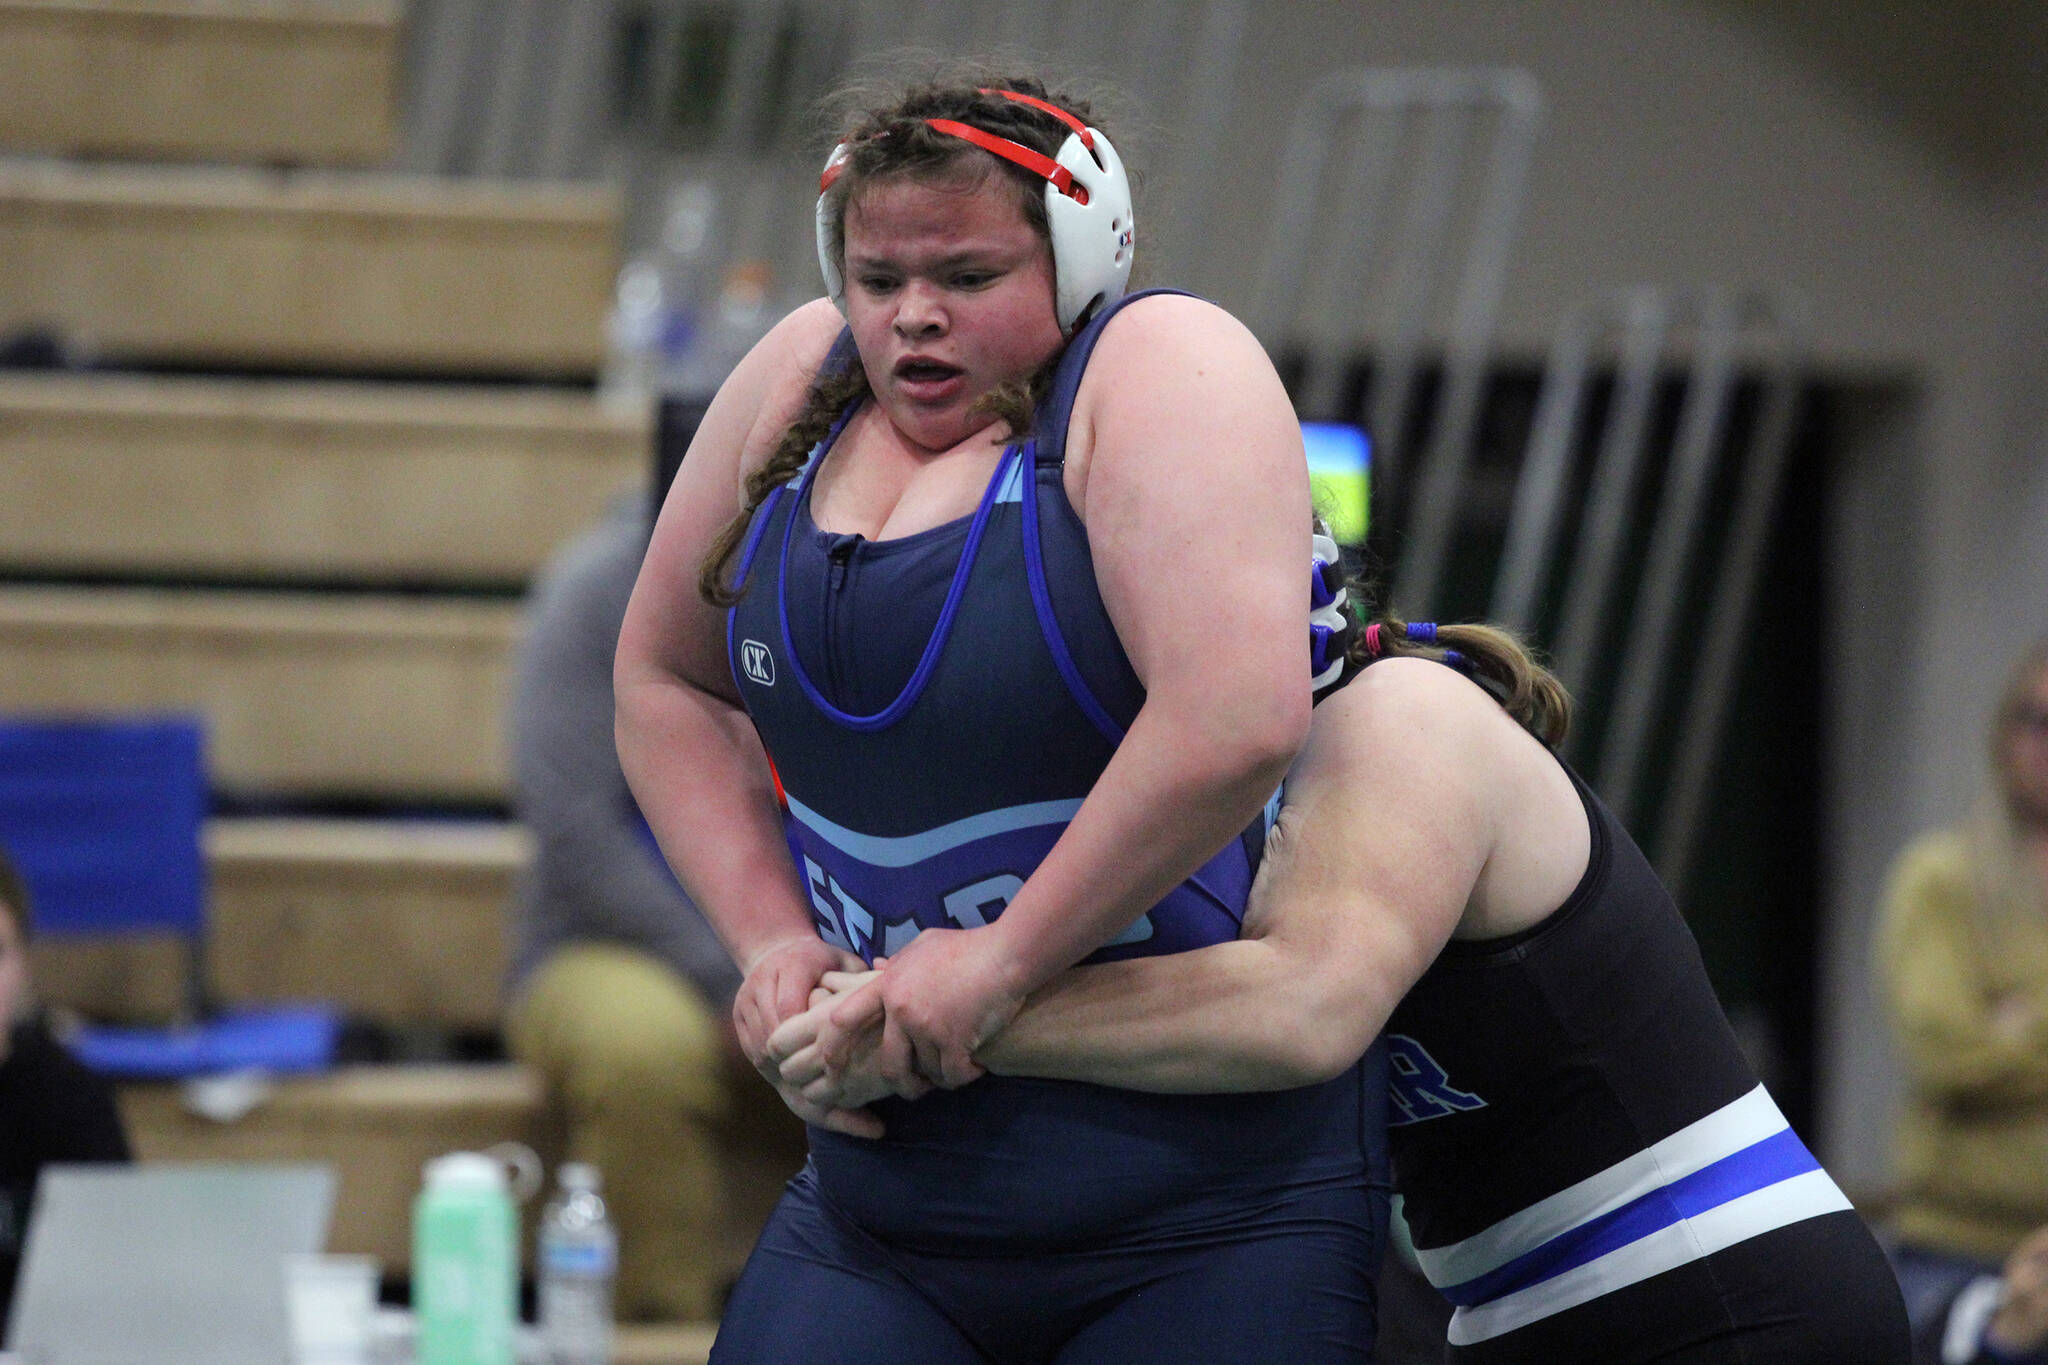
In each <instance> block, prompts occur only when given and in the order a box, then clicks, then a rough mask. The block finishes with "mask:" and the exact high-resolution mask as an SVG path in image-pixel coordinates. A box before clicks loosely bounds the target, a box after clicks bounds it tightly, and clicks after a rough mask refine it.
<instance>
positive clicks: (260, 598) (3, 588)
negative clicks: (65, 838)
mask: <svg viewBox="0 0 2048 1365" xmlns="http://www.w3.org/2000/svg"><path fill="white" fill-rule="evenodd" d="M518 630H519V606H518V604H517V603H515V602H509V601H491V600H469V599H464V598H446V599H444V598H435V597H376V596H364V595H357V594H346V595H337V594H323V593H292V592H279V593H267V592H233V591H214V590H197V589H180V588H153V587H74V586H41V585H20V584H13V585H9V584H0V710H6V711H16V712H53V711H78V710H103V711H198V712H200V713H201V714H203V715H204V716H205V717H206V719H207V723H208V745H209V761H210V763H211V765H212V768H213V771H214V774H215V778H216V781H217V782H219V783H220V784H221V785H223V786H224V787H226V788H228V789H230V790H236V791H242V792H268V793H280V794H288V795H299V796H327V797H336V796H349V797H382V798H387V799H397V800H408V801H418V800H422V799H440V800H447V801H455V802H462V801H498V800H502V799H504V797H505V795H506V790H505V781H506V779H505V762H504V755H503V752H502V750H503V742H502V740H501V734H502V730H503V724H504V715H505V706H506V701H507V688H508V686H509V681H508V673H509V668H510V658H511V652H512V649H513V646H514V642H515V640H516V638H517V635H518Z"/></svg>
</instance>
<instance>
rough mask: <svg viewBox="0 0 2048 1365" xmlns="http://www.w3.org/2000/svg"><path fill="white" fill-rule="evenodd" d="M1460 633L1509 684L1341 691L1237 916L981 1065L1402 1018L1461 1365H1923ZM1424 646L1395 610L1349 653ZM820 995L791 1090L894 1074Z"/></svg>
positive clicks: (1298, 770) (1540, 678)
mask: <svg viewBox="0 0 2048 1365" xmlns="http://www.w3.org/2000/svg"><path fill="white" fill-rule="evenodd" d="M1332 557H1333V558H1334V547H1332ZM1332 595H1333V596H1334V590H1332ZM1441 633H1442V635H1443V636H1444V637H1446V639H1447V640H1448V641H1449V642H1450V643H1452V644H1453V645H1454V646H1455V649H1456V650H1457V651H1458V653H1459V654H1460V655H1461V656H1462V658H1461V659H1459V660H1458V662H1460V664H1461V665H1462V667H1464V668H1465V669H1469V670H1471V671H1472V672H1473V673H1475V674H1476V675H1477V676H1479V677H1481V678H1484V679H1486V680H1487V682H1488V683H1489V690H1491V691H1492V692H1493V694H1494V695H1493V696H1492V697H1489V696H1488V695H1487V694H1486V692H1483V691H1482V690H1481V689H1480V688H1479V687H1476V686H1474V685H1473V683H1472V682H1471V681H1470V680H1468V678H1466V677H1464V676H1460V673H1459V672H1456V671H1453V669H1451V668H1445V667H1442V666H1441V665H1440V664H1439V663H1436V662H1430V661H1429V660H1427V659H1421V658H1410V659H1389V660H1387V661H1386V662H1384V663H1381V664H1378V665H1377V666H1374V667H1371V668H1367V669H1363V670H1362V671H1360V672H1359V673H1358V676H1357V679H1356V681H1355V682H1352V683H1351V685H1349V686H1348V687H1346V688H1345V689H1344V690H1343V691H1341V692H1339V693H1337V694H1336V695H1335V696H1334V697H1330V698H1329V699H1327V700H1324V701H1322V702H1321V703H1320V704H1319V705H1318V706H1317V709H1316V713H1315V723H1314V726H1313V728H1312V730H1311V733H1310V737H1309V741H1308V744H1307V745H1306V746H1305V747H1304V748H1303V750H1302V753H1301V756H1300V759H1299V760H1298V762H1297V765H1296V767H1295V770H1294V771H1293V773H1291V774H1290V775H1289V778H1288V782H1287V791H1286V800H1285V804H1284V805H1283V807H1282V809H1281V812H1280V816H1279V821H1278V823H1277V824H1276V825H1275V826H1274V828H1273V830H1272V832H1271V834H1270V835H1269V838H1268V841H1267V845H1266V851H1265V860H1264V862H1263V863H1262V865H1261V866H1260V869H1259V873H1258V882H1257V885H1256V887H1255V890H1254V893H1253V897H1252V903H1251V906H1250V909H1249V911H1248V913H1247V917H1246V921H1245V936H1244V938H1243V939H1242V940H1240V941H1237V942H1232V943H1228V944H1224V945H1220V946H1217V947H1211V948H1205V949H1202V950H1200V951H1197V952H1191V953H1182V954H1179V955H1177V956H1174V957H1171V958H1154V959H1147V960H1145V961H1142V962H1123V963H1116V964H1111V965H1108V966H1100V967H1084V968H1080V969H1077V970H1075V971H1073V972H1069V973H1066V974H1065V975H1063V976H1062V977H1060V978H1057V979H1055V981H1053V982H1052V983H1050V984H1049V985H1048V986H1047V987H1046V988H1044V989H1043V990H1042V991H1041V992H1040V993H1039V994H1038V995H1037V996H1035V997H1034V998H1033V1000H1032V1001H1031V1002H1030V1003H1029V1004H1028V1005H1027V1006H1026V1008H1025V1010H1024V1011H1023V1012H1022V1013H1021V1014H1020V1015H1019V1016H1018V1017H1017V1019H1016V1020H1015V1021H1014V1022H1013V1023H1012V1024H1011V1025H1010V1026H1009V1028H1008V1029H1006V1030H1005V1031H1004V1032H1003V1033H1001V1034H999V1035H997V1037H996V1038H995V1039H994V1040H993V1041H992V1042H991V1043H990V1044H988V1045H987V1046H986V1047H985V1048H984V1049H983V1051H982V1052H981V1054H980V1056H981V1058H982V1060H983V1061H984V1062H985V1063H986V1064H987V1065H988V1066H989V1067H990V1068H991V1069H992V1070H994V1071H996V1072H999V1073H1008V1072H1015V1073H1018V1074H1027V1075H1043V1076H1063V1077H1069V1078H1075V1079H1084V1080H1092V1081H1098V1082H1101V1083H1103V1084H1109V1085H1129V1086H1137V1087H1144V1088H1147V1089H1155V1090H1161V1091H1169V1092H1170V1091H1176V1090H1184V1089H1190V1088H1194V1089H1213V1088H1215V1087H1217V1086H1219V1085H1221V1086H1227V1087H1230V1088H1233V1089H1246V1090H1255V1089H1257V1088H1259V1087H1262V1086H1298V1085H1301V1084H1304V1083H1308V1082H1312V1081H1314V1080H1316V1079H1318V1078H1320V1077H1324V1076H1328V1075H1331V1074H1335V1073H1337V1072H1340V1071H1341V1070H1342V1069H1343V1068H1345V1067H1347V1066H1349V1065H1350V1064H1351V1062H1352V1059H1353V1058H1355V1057H1356V1056H1357V1055H1358V1053H1359V1052H1360V1050H1361V1049H1363V1048H1364V1047H1365V1046H1366V1044H1367V1043H1368V1041H1369V1040H1371V1039H1372V1038H1373V1037H1374V1035H1375V1034H1378V1033H1379V1032H1380V1031H1381V1028H1382V1026H1383V1025H1384V1026H1385V1030H1386V1039H1387V1043H1388V1045H1389V1060H1390V1063H1391V1070H1392V1080H1391V1086H1392V1091H1391V1098H1392V1111H1393V1112H1392V1115H1391V1123H1392V1125H1393V1127H1392V1143H1393V1157H1394V1171H1395V1178H1396V1188H1397V1189H1399V1190H1400V1191H1401V1193H1402V1194H1403V1196H1404V1197H1405V1199H1406V1209H1407V1214H1408V1219H1409V1223H1410V1226H1411V1228H1412V1230H1413V1232H1414V1236H1415V1242H1416V1245H1417V1248H1418V1252H1419V1255H1420V1259H1421V1262H1422V1268H1423V1270H1424V1272H1425V1273H1426V1274H1427V1275H1428V1277H1429V1279H1430V1280H1431V1282H1432V1283H1433V1284H1435V1285H1436V1286H1437V1288H1438V1289H1439V1290H1440V1291H1441V1292H1442V1293H1443V1294H1444V1295H1445V1297H1447V1298H1448V1299H1450V1300H1451V1302H1452V1303H1453V1304H1455V1305H1457V1307H1456V1311H1455V1312H1454V1314H1453V1315H1452V1318H1451V1322H1450V1328H1449V1338H1450V1340H1449V1358H1450V1359H1452V1360H1454V1361H1457V1362H1460V1365H1504V1363H1505V1362H1528V1363H1535V1365H1549V1363H1550V1362H1568V1363H1569V1365H1592V1363H1593V1362H1598V1365H1634V1363H1636V1362H1643V1363H1645V1365H1647V1362H1652V1361H1655V1362H1668V1363H1669V1365H1794V1363H1795V1362H1796V1363H1798V1365H1815V1363H1817V1362H1831V1363H1834V1365H1904V1362H1905V1361H1906V1359H1907V1356H1908V1344H1907V1335H1906V1325H1905V1314H1904V1309H1903V1305H1902V1304H1901V1302H1900V1298H1899V1292H1898V1288H1897V1286H1896V1284H1895V1283H1894V1281H1893V1279H1892V1275H1891V1272H1890V1269H1889V1267H1888V1266H1887V1265H1886V1263H1885V1260H1884V1256H1883V1254H1882V1252H1881V1251H1880V1250H1879V1249H1878V1246H1877V1244H1876V1242H1875V1240H1874V1239H1873V1238H1872V1237H1871V1235H1870V1233H1869V1231H1868V1230H1867V1229H1866V1228H1865V1227H1864V1226H1863V1224H1862V1222H1861V1221H1860V1220H1859V1219H1858V1217H1857V1215H1856V1213H1855V1212H1854V1210H1853V1209H1851V1208H1850V1205H1849V1202H1848V1201H1847V1200H1846V1199H1845V1198H1843V1196H1842V1192H1841V1191H1840V1189H1838V1188H1837V1187H1836V1186H1835V1184H1834V1182H1833V1181H1832V1180H1831V1179H1829V1177H1828V1175H1827V1172H1826V1171H1824V1170H1823V1169H1821V1167H1820V1165H1819V1164H1818V1163H1817V1162H1816V1161H1815V1160H1814V1159H1813V1156H1812V1155H1811V1154H1810V1153H1809V1152H1808V1151H1807V1150H1806V1148H1805V1147H1804V1145H1802V1144H1801V1143H1800V1141H1799V1138H1798V1137H1797V1135H1796V1134H1794V1133H1793V1132H1792V1130H1791V1129H1790V1128H1789V1127H1788V1126H1787V1124H1786V1122H1785V1119H1784V1116H1783V1115H1782V1114H1780V1113H1779V1112H1778V1109H1777V1106H1776V1105H1775V1104H1773V1103H1772V1101H1771V1097H1770V1095H1769V1093H1768V1092H1767V1091H1765V1090H1764V1088H1763V1087H1762V1086H1761V1085H1759V1084H1758V1083H1757V1078H1756V1075H1755V1073H1754V1072H1753V1071H1752V1070H1751V1069H1750V1067H1749V1065H1748V1063H1747V1062H1746V1061H1745V1060H1744V1059H1743V1055H1742V1052H1741V1050H1740V1049H1739V1048H1738V1047H1737V1045H1736V1041H1735V1037H1734V1034H1733V1032H1732V1031H1731V1030H1730V1028H1729V1027H1728V1023H1727V1020H1726V1019H1725V1017H1724V1016H1723V1015H1722V1013H1721V1010H1720V1007H1719V1005H1718V1003H1717V1002H1716V1001H1715V999H1714V995H1713V992H1712V990H1711V988H1710V986H1709V984H1708V981H1707V977H1706V973H1705V970H1704V969H1703V967H1702V965H1701V963H1700V958H1699V953H1698V949H1697V948H1696V947H1695V945H1694V943H1693V940H1692V937H1691V935H1690V933H1689V932H1688V931H1687V929H1686V926H1685V922H1684V920H1683V919H1682V918H1681V917H1680V916H1679V914H1678V911H1677V908H1676V906H1675V905H1673V903H1672V901H1671V898H1670V896H1669V895H1668V894H1667V893H1666V892H1665V890H1664V888H1663V887H1662V886H1661V885H1660V884H1659V883H1658V881H1657V878H1656V876H1655V874H1654V873H1653V872H1652V871H1651V869H1650V866H1649V864H1648V863H1647V862H1646V861H1645V860H1644V858H1643V856H1642V854H1641V853H1640V852H1639V851H1638V850H1637V849H1636V847H1635V845H1634V843H1633V842H1632V841H1631V840H1630V839H1629V837H1628V834H1627V832H1626V831H1625V830H1624V829H1623V828H1622V827H1621V825H1620V823H1619V822H1618V821H1617V820H1615V818H1614V817H1613V815H1612V814H1610V813H1609V812H1608V811H1607V810H1606V808H1605V807H1604V806H1602V805H1601V804H1600V802H1599V801H1598V799H1597V798H1595V797H1594V796H1593V794H1592V792H1591V791H1590V790H1588V789H1587V788H1586V787H1585V785H1584V784H1583V783H1581V782H1580V781H1579V779H1578V778H1577V777H1576V776H1575V775H1574V774H1573V773H1571V771H1570V770H1569V769H1567V768H1566V767H1565V766H1564V765H1563V764H1561V763H1559V762H1558V761H1557V760H1556V759H1555V758H1554V757H1553V756H1552V754H1551V753H1550V752H1549V750H1548V748H1547V747H1546V743H1543V742H1539V739H1538V736H1540V737H1541V738H1542V739H1543V740H1545V741H1547V742H1548V743H1549V744H1554V743H1555V742H1556V741H1557V740H1558V739H1559V738H1561V737H1562V734H1563V730H1564V725H1565V722H1566V719H1567V716H1568V711H1569V701H1568V699H1567V698H1566V697H1565V694H1564V692H1563V690H1562V688H1560V687H1558V686H1557V684H1556V683H1555V681H1554V680H1553V679H1551V678H1550V677H1549V676H1548V675H1547V674H1545V673H1544V672H1543V671H1542V670H1541V669H1539V668H1537V667H1536V666H1534V665H1533V664H1532V663H1531V662H1530V661H1529V659H1528V658H1527V656H1526V655H1525V654H1524V653H1523V652H1522V651H1521V649H1520V647H1519V646H1518V645H1516V644H1515V643H1514V641H1513V640H1512V639H1511V638H1509V637H1507V636H1505V635H1502V634H1500V633H1499V632H1494V631H1489V630H1486V629H1484V628H1479V627H1445V628H1444V629H1443V631H1442V632H1441ZM1437 634H1438V632H1437V629H1436V628H1435V627H1416V628H1414V635H1415V636H1416V637H1417V638H1418V640H1420V641H1431V640H1434V639H1435V637H1436V635H1437ZM1425 651H1426V652H1428V653H1431V654H1436V653H1437V651H1436V650H1435V649H1434V648H1430V647H1427V646H1425V645H1424V644H1422V643H1413V644H1411V643H1410V640H1409V632H1408V629H1407V628H1402V627H1399V626H1398V624H1397V623H1394V622H1392V621H1382V622H1380V623H1377V624H1376V625H1375V627H1374V628H1372V629H1371V631H1370V633H1369V634H1368V635H1364V636H1361V638H1360V639H1359V640H1358V650H1357V652H1358V654H1359V655H1360V656H1361V657H1362V658H1363V659H1372V658H1378V657H1380V656H1383V655H1386V654H1389V653H1393V652H1401V653H1409V652H1425ZM1497 702H1500V703H1505V705H1502V704H1497ZM1517 721H1520V722H1521V724H1517ZM1524 726H1527V727H1529V728H1528V729H1525V728H1523V727H1524ZM1532 730H1533V731H1534V732H1535V733H1534V734H1532V733H1531V731H1532ZM861 980H862V978H861V977H858V976H856V977H849V978H841V977H838V976H828V977H827V978H826V987H827V989H828V990H830V989H845V988H851V987H854V986H857V985H858V984H859V982H860V981H861ZM832 1008H833V1006H832V1003H831V999H830V997H829V996H828V997H825V998H824V999H823V1001H822V1003H821V1004H820V1005H819V1007H818V1009H817V1010H816V1011H814V1012H812V1013H810V1014H807V1015H803V1016H799V1017H798V1018H797V1019H794V1020H791V1021H790V1022H789V1023H788V1024H786V1025H785V1026H784V1027H783V1029H781V1030H779V1031H778V1033H777V1034H776V1035H775V1036H774V1037H773V1038H772V1039H771V1042H770V1050H771V1054H772V1055H776V1056H782V1057H785V1058H786V1059H787V1060H786V1063H785V1073H784V1074H785V1081H786V1083H789V1084H802V1085H807V1086H809V1087H811V1089H810V1090H809V1097H810V1098H811V1099H812V1101H813V1102H814V1103H836V1104H842V1105H844V1104H853V1103H857V1102H859V1101H860V1100H861V1099H863V1098H866V1097H868V1096H869V1095H872V1094H878V1093H883V1092H885V1091H886V1090H887V1089H888V1088H889V1082H888V1080H887V1079H885V1078H884V1077H882V1076H881V1075H880V1074H879V1072H878V1063H876V1062H873V1061H869V1060H861V1058H862V1057H863V1056H866V1055H870V1054H875V1053H876V1049H875V1048H874V1047H873V1046H872V1044H871V1043H870V1044H868V1045H863V1046H857V1047H855V1048H853V1049H852V1054H851V1055H853V1057H854V1058H855V1060H856V1062H858V1064H857V1065H853V1066H850V1067H842V1068H841V1069H840V1071H839V1073H838V1074H837V1075H836V1076H834V1075H831V1074H828V1072H827V1069H826V1067H825V1066H824V1063H823V1058H822V1050H821V1048H820V1047H819V1046H818V1045H817V1044H816V1043H815V1042H814V1041H813V1040H814V1039H817V1038H819V1037H820V1036H821V1035H822V1036H824V1037H825V1038H826V1039H827V1041H836V1042H838V1043H840V1044H845V1043H847V1042H848V1040H847V1039H846V1038H843V1037H842V1038H837V1039H833V1038H832V1037H831V1035H832V1033H833V1025H832V1024H831V1021H830V1019H829V1014H830V1011H831V1010H832ZM842 1050H844V1049H842Z"/></svg>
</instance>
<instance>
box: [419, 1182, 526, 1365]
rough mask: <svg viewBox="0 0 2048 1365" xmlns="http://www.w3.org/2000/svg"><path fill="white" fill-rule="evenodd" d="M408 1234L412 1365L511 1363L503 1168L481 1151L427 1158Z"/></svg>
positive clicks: (515, 1297) (515, 1243)
mask: <svg viewBox="0 0 2048 1365" xmlns="http://www.w3.org/2000/svg"><path fill="white" fill-rule="evenodd" d="M412 1238H413V1242H412V1247H413V1250H412V1284H413V1313H414V1316H415V1317H416V1318H417V1319H418V1324H419V1351H418V1362H419V1365H513V1330H514V1324H515V1323H516V1321H517V1319H518V1314H519V1215H518V1213H517V1212H516V1211H515V1210H514V1208H513V1206H512V1194H511V1191H510V1190H509V1189H508V1188H507V1186H506V1180H505V1168H504V1166H503V1165H501V1164H500V1163H499V1162H497V1161H496V1160H494V1159H493V1158H491V1157H488V1156H485V1155H483V1154H482V1153H481V1152H451V1153H449V1154H448V1155H447V1156H441V1157H435V1158H434V1159H433V1160H432V1161H429V1162H428V1163H427V1165H426V1179H425V1183H424V1184H423V1185H422V1186H421V1188H420V1194H419V1199H418V1200H417V1201H416V1202H415V1203H414V1204H413V1218H412Z"/></svg>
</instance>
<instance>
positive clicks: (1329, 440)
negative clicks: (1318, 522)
mask: <svg viewBox="0 0 2048 1365" xmlns="http://www.w3.org/2000/svg"><path fill="white" fill-rule="evenodd" d="M1301 443H1302V444H1303V445H1304V446H1306V447H1307V448H1308V481H1309V491H1310V492H1311V493H1312V494H1313V495H1314V497H1315V502H1316V511H1317V512H1318V513H1319V514H1320V515H1321V516H1322V517H1323V519H1324V520H1325V521H1327V522H1329V523H1330V533H1331V535H1333V536H1335V537H1336V540H1337V543H1338V544H1339V545H1363V544H1364V543H1365V528H1366V517H1367V510H1366V509H1367V507H1368V505H1369V504H1370V501H1371V496H1370V495H1371V492H1372V443H1371V442H1370V441H1369V440H1367V439H1366V435H1365V433H1364V432H1363V431H1361V430H1360V429H1359V428H1357V427H1354V426H1350V425H1348V424H1346V423H1343V422H1303V423H1302V424H1301Z"/></svg>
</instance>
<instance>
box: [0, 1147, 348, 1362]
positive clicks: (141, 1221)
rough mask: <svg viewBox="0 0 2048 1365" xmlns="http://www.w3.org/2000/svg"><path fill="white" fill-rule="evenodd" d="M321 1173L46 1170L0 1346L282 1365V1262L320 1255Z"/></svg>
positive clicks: (224, 1166) (211, 1168) (328, 1199)
mask: <svg viewBox="0 0 2048 1365" xmlns="http://www.w3.org/2000/svg"><path fill="white" fill-rule="evenodd" d="M334 1188H335V1175H334V1169H333V1168H332V1167H331V1166H326V1165H320V1164H300V1163H261V1164H233V1163H221V1162H206V1163H182V1162H164V1163H149V1164H144V1165H136V1166H48V1167H45V1168H44V1169H43V1172H42V1175H41V1177H40V1178H39V1179H38V1181H37V1183H36V1198H35V1206H34V1211H33V1212H32V1213H31V1214H30V1216H29V1227H28V1243H27V1245H26V1246H25V1247H24V1248H23V1251H22V1261H21V1274H20V1278H19V1280H18V1281H17V1282H16V1285H15V1291H14V1314H13V1317H12V1319H11V1321H10V1322H9V1324H8V1332H7V1349H8V1351H10V1352H12V1353H13V1354H14V1355H15V1356H16V1357H17V1358H18V1359H19V1360H20V1362H21V1365H282V1362H285V1361H288V1360H290V1359H291V1331H290V1325H289V1323H288V1321H287V1319H286V1316H285V1300H284V1269H283V1267H284V1257H285V1255H286V1253H288V1252H313V1251H320V1250H322V1249H324V1247H325V1245H326V1242H327V1224H328V1219H329V1218H330V1217H331V1216H332V1214H333V1210H334Z"/></svg>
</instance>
